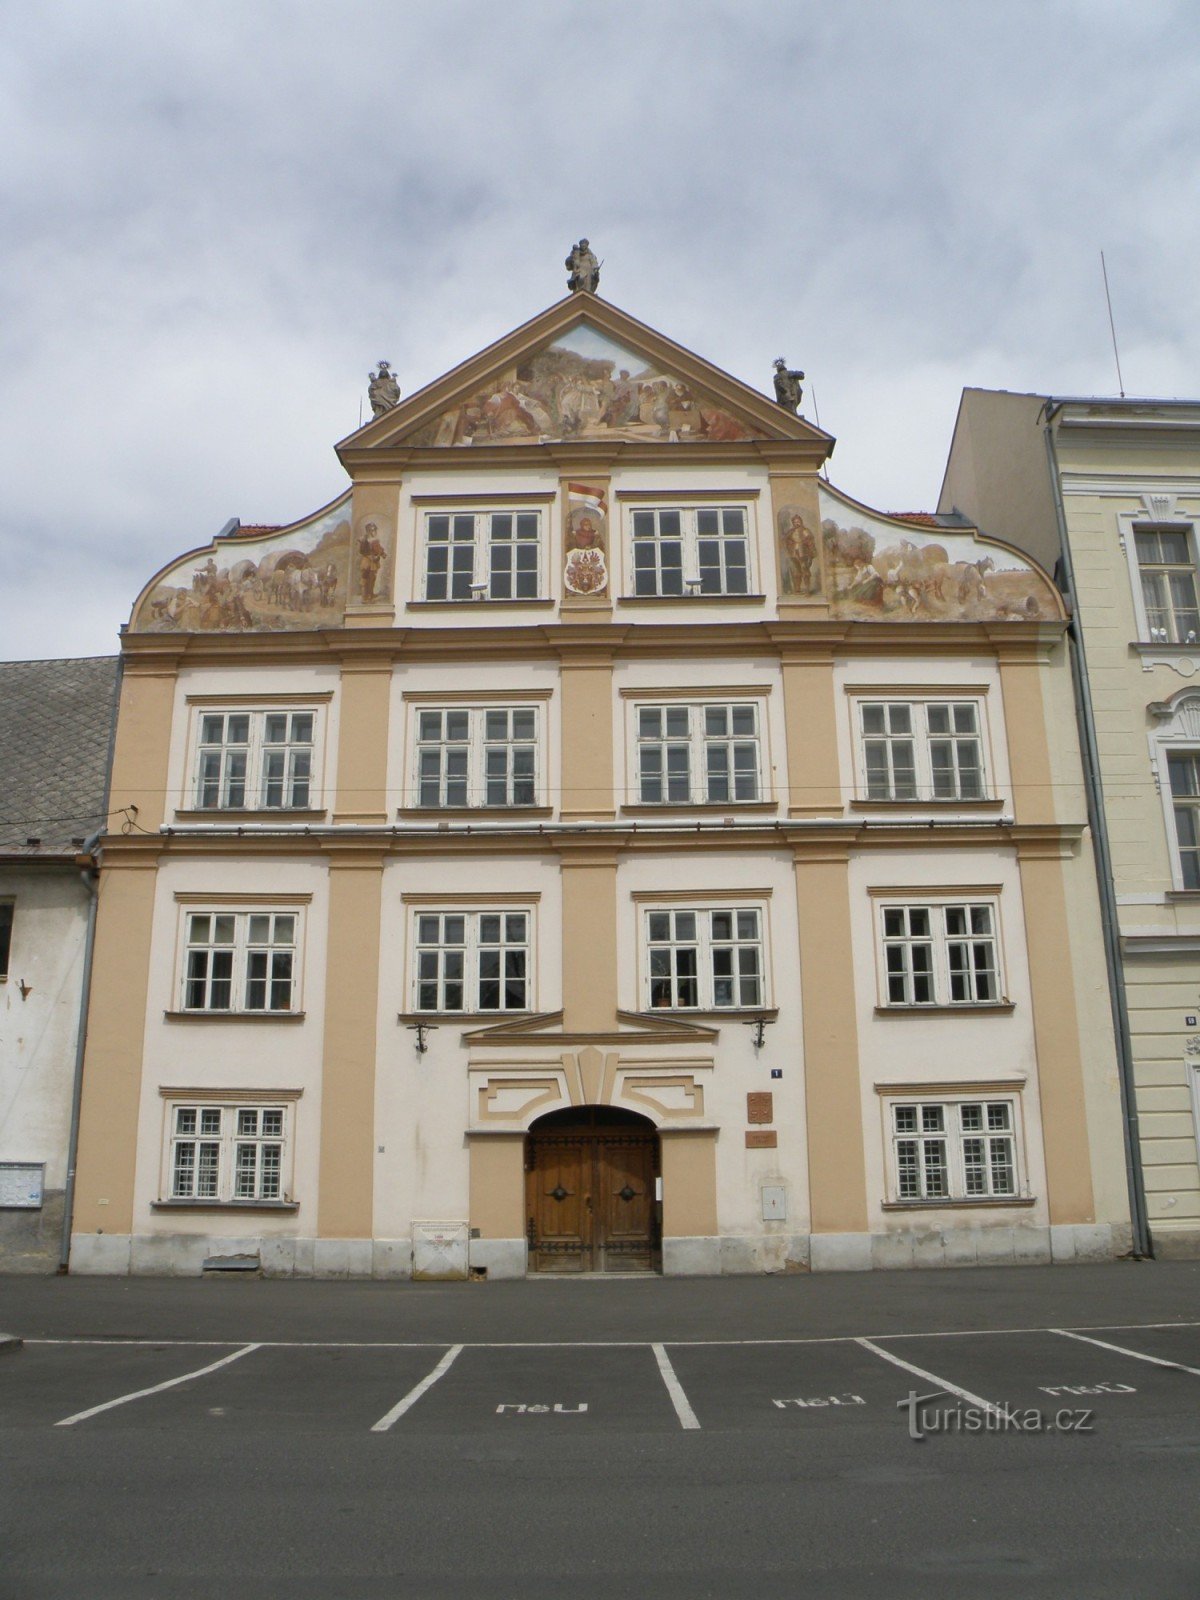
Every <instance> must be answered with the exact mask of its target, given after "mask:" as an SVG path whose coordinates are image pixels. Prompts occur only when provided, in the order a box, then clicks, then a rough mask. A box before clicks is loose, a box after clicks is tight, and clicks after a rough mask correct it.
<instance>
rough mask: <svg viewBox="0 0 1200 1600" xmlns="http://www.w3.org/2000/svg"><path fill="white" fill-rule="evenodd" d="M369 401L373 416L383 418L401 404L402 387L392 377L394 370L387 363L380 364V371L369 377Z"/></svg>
mask: <svg viewBox="0 0 1200 1600" xmlns="http://www.w3.org/2000/svg"><path fill="white" fill-rule="evenodd" d="M367 399H368V400H369V401H370V402H371V411H372V414H373V415H374V416H376V417H382V416H383V414H384V413H385V412H386V411H390V410H391V409H392V407H393V406H395V405H398V404H399V403H400V385H399V384H398V383H397V382H396V380H395V378H394V377H393V375H392V369H391V367H390V366H389V365H388V363H387V362H386V361H381V362H380V363H379V371H378V372H371V373H368V375H367Z"/></svg>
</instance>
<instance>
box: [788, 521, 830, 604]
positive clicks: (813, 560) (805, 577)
mask: <svg viewBox="0 0 1200 1600" xmlns="http://www.w3.org/2000/svg"><path fill="white" fill-rule="evenodd" d="M785 516H786V517H787V518H788V520H787V522H786V524H785V525H784V527H783V529H782V532H781V534H780V542H781V543H782V545H783V559H784V572H783V592H784V593H785V594H813V593H815V591H816V589H817V588H818V585H819V583H820V573H819V571H818V569H817V541H816V540H815V539H814V538H813V536H812V534H811V533H810V532H809V531H808V528H807V527H806V526H805V523H804V518H803V517H802V516H801V515H800V513H799V512H798V511H791V512H790V513H789V512H788V511H786V510H785V511H784V512H781V513H780V518H779V520H780V522H781V523H782V522H783V520H784V517H785Z"/></svg>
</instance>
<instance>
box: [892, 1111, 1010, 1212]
mask: <svg viewBox="0 0 1200 1600" xmlns="http://www.w3.org/2000/svg"><path fill="white" fill-rule="evenodd" d="M889 1116H890V1121H891V1149H892V1180H893V1194H894V1198H895V1200H897V1201H901V1202H903V1201H920V1200H986V1199H992V1198H1005V1197H1013V1196H1015V1195H1016V1194H1017V1154H1016V1121H1015V1116H1014V1107H1013V1102H1012V1101H1011V1100H955V1101H943V1100H920V1101H917V1100H897V1101H893V1102H892V1104H891V1106H890V1108H889Z"/></svg>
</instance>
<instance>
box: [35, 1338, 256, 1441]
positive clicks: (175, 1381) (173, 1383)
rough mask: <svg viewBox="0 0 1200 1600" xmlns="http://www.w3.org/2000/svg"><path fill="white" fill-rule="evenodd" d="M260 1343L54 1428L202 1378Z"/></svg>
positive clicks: (68, 1426)
mask: <svg viewBox="0 0 1200 1600" xmlns="http://www.w3.org/2000/svg"><path fill="white" fill-rule="evenodd" d="M261 1348H262V1346H261V1345H257V1344H247V1345H243V1346H242V1348H241V1349H240V1350H235V1351H234V1352H233V1354H232V1355H231V1356H222V1357H221V1359H220V1361H214V1362H212V1363H211V1364H210V1365H209V1366H207V1367H198V1368H197V1369H196V1371H195V1372H185V1373H184V1374H183V1375H182V1377H179V1378H168V1379H167V1381H166V1382H165V1383H155V1384H152V1385H151V1387H150V1388H149V1389H135V1390H134V1392H133V1393H132V1394H122V1395H118V1396H117V1398H116V1399H115V1400H106V1401H105V1402H104V1404H103V1405H99V1406H90V1407H89V1408H88V1410H86V1411H77V1412H76V1413H75V1415H74V1416H73V1417H64V1418H63V1419H62V1421H61V1422H56V1423H55V1424H54V1426H55V1427H56V1428H70V1427H73V1426H74V1424H75V1423H77V1422H86V1421H87V1419H88V1418H89V1417H95V1416H98V1415H99V1414H100V1412H101V1411H111V1410H112V1408H113V1407H114V1406H127V1405H128V1404H129V1402H130V1401H131V1400H144V1399H145V1397H146V1396H147V1395H148V1394H161V1393H162V1391H163V1390H164V1389H174V1388H176V1387H177V1386H178V1385H179V1384H181V1383H190V1382H191V1381H192V1379H193V1378H202V1377H203V1376H204V1375H205V1373H206V1372H215V1371H216V1370H217V1368H218V1367H227V1366H228V1365H229V1363H230V1362H231V1361H240V1360H241V1358H242V1357H243V1356H248V1355H249V1354H250V1352H251V1350H260V1349H261Z"/></svg>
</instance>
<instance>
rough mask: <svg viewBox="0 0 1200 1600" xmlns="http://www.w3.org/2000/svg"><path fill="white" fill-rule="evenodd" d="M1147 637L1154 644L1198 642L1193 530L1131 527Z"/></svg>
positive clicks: (1199, 605)
mask: <svg viewBox="0 0 1200 1600" xmlns="http://www.w3.org/2000/svg"><path fill="white" fill-rule="evenodd" d="M1132 532H1133V547H1134V553H1135V555H1136V557H1137V567H1138V577H1139V580H1140V582H1141V598H1142V609H1143V612H1144V614H1145V625H1146V637H1147V638H1148V639H1149V640H1150V641H1151V642H1152V643H1154V644H1195V643H1196V642H1197V640H1198V639H1200V600H1198V598H1197V592H1196V552H1195V548H1194V540H1195V530H1194V529H1193V528H1192V527H1190V526H1189V525H1187V524H1178V523H1176V524H1174V525H1173V526H1171V527H1157V528H1156V527H1147V526H1144V525H1139V524H1137V523H1135V524H1134V525H1133V529H1132Z"/></svg>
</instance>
